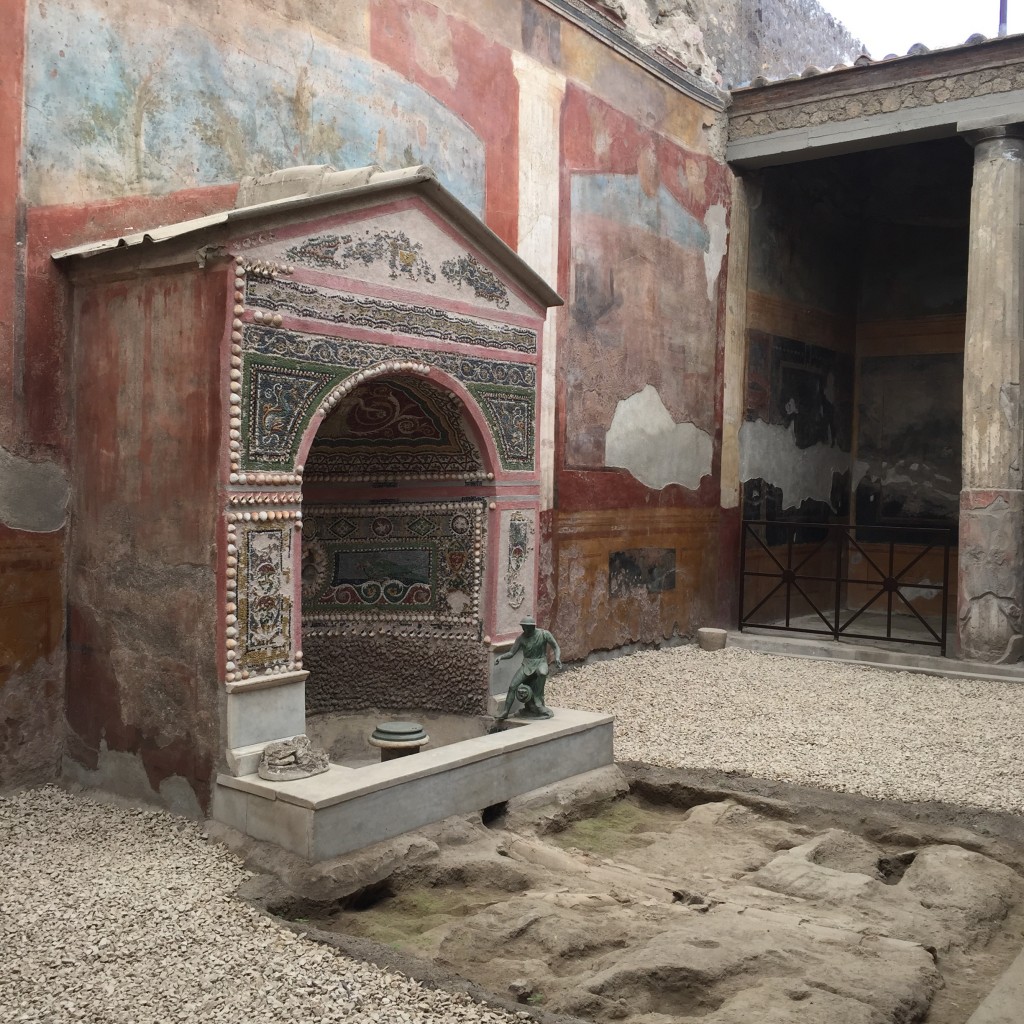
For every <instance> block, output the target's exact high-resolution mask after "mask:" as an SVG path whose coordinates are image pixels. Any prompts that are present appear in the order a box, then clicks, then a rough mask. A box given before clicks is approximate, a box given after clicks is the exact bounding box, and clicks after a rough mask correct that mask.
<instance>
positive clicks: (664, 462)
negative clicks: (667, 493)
mask: <svg viewBox="0 0 1024 1024" xmlns="http://www.w3.org/2000/svg"><path fill="white" fill-rule="evenodd" d="M711 457H712V441H711V435H710V434H707V433H706V432H705V431H703V430H701V429H700V428H699V427H697V426H695V425H694V424H692V423H676V422H675V420H673V419H672V414H671V413H670V412H669V411H668V409H666V408H665V404H664V403H663V402H662V400H661V395H659V394H658V392H657V390H656V389H655V388H654V387H652V386H651V385H650V384H648V385H647V386H646V387H645V388H644V389H643V391H639V392H637V393H636V394H635V395H631V396H630V397H629V398H625V399H623V400H622V401H620V402H619V403H618V405H617V406H616V407H615V415H614V417H613V418H612V423H611V426H610V427H609V428H608V433H607V435H606V436H605V465H607V466H613V467H615V468H618V469H627V470H629V472H630V473H632V474H633V476H635V477H636V478H637V480H639V481H640V482H641V483H642V484H646V485H647V486H648V487H653V488H655V489H657V490H660V489H661V488H662V487H667V486H668V485H669V484H681V485H682V486H683V487H687V488H689V489H690V490H691V491H695V490H697V488H698V487H700V481H701V477H705V476H710V475H711Z"/></svg>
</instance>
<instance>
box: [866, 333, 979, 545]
mask: <svg viewBox="0 0 1024 1024" xmlns="http://www.w3.org/2000/svg"><path fill="white" fill-rule="evenodd" d="M963 376H964V359H963V355H962V354H961V353H941V354H935V355H911V356H873V357H870V358H865V359H863V360H861V364H860V392H859V393H860V398H859V401H858V413H859V422H858V431H857V470H858V474H859V475H860V479H859V482H858V484H857V495H856V501H857V523H858V525H859V526H861V527H881V526H921V527H931V526H943V527H946V526H949V527H955V526H956V524H957V518H958V515H959V503H960V480H961V476H960V466H961V454H962V443H963V441H962V433H961V429H962V428H961V422H962V414H963Z"/></svg>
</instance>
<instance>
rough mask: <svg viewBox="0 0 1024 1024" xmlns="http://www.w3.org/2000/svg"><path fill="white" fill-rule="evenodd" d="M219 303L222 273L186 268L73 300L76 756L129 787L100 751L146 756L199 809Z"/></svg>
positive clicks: (210, 720)
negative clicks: (180, 783) (184, 787)
mask: <svg viewBox="0 0 1024 1024" xmlns="http://www.w3.org/2000/svg"><path fill="white" fill-rule="evenodd" d="M226 300H227V295H226V275H225V274H224V273H223V272H217V271H215V270H213V269H209V270H207V271H206V272H205V273H196V271H195V268H194V267H191V268H185V269H184V270H183V272H181V273H164V274H161V275H159V276H153V277H146V278H144V279H141V280H128V281H118V282H113V283H109V284H102V283H98V284H96V285H93V286H85V287H83V288H82V290H81V292H80V297H79V300H78V308H77V310H76V323H77V336H76V338H75V344H76V349H77V353H78V355H77V359H76V383H77V387H76V393H77V394H76V402H75V410H74V421H73V433H74V436H75V437H76V438H77V442H78V443H77V445H76V451H75V460H74V461H75V476H74V482H75V488H74V489H75V499H74V524H75V525H74V531H73V534H72V544H71V554H70V566H69V577H70V588H69V589H70V593H69V610H70V612H69V618H70V621H69V627H68V651H69V655H68V687H67V701H68V703H67V719H68V728H69V732H68V737H67V755H68V757H69V759H70V760H72V761H73V762H75V763H76V764H77V765H80V766H81V768H82V769H84V770H85V772H86V773H89V772H92V773H98V776H99V778H98V779H96V780H95V781H98V782H100V783H101V784H102V785H104V786H106V787H107V788H115V789H117V788H123V789H126V790H127V791H128V792H129V793H130V794H131V795H134V793H132V792H131V791H132V789H133V787H135V786H137V785H138V784H139V781H138V780H136V779H133V777H132V775H131V773H130V772H129V771H126V769H125V767H124V765H123V764H117V763H116V762H115V765H114V767H112V768H111V767H108V765H107V764H106V763H105V762H106V761H107V760H109V754H108V751H114V752H120V753H129V754H133V755H138V758H139V759H140V761H141V768H142V769H144V771H145V775H146V778H147V781H148V784H149V786H150V787H151V789H153V790H156V791H159V790H160V787H161V785H162V784H163V783H164V782H165V780H166V779H169V778H171V777H174V776H177V777H180V778H182V779H184V780H186V782H187V783H188V786H189V787H191V789H192V790H193V792H194V794H195V802H196V804H197V805H198V806H199V807H200V808H201V809H202V810H206V808H207V803H208V799H209V784H210V779H211V775H212V771H213V769H214V766H215V764H216V760H217V757H218V755H219V750H218V747H219V742H220V721H219V697H218V693H217V683H216V679H217V675H216V660H215V659H216V653H215V652H216V648H217V642H216V640H217V638H216V637H215V636H214V635H212V633H211V631H210V630H209V623H212V622H215V621H216V612H217V600H216V596H217V592H216V574H215V557H216V546H215V540H216V538H215V524H216V522H217V511H218V507H217V506H218V498H217V493H218V491H217V485H218V471H219V453H220V451H221V430H222V424H223V414H222V411H221V392H222V391H223V390H224V388H223V385H222V383H221V374H222V370H221V365H220V360H221V355H220V337H221V334H222V331H223V322H224V321H223V316H224V310H225V308H226V305H225V303H226ZM75 771H76V773H77V774H81V772H80V770H79V769H75ZM85 777H86V778H88V774H86V776H85Z"/></svg>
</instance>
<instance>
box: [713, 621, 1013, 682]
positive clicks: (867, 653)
mask: <svg viewBox="0 0 1024 1024" xmlns="http://www.w3.org/2000/svg"><path fill="white" fill-rule="evenodd" d="M755 629H756V627H751V628H750V629H749V630H744V631H743V632H742V633H741V632H740V631H739V630H735V629H733V630H729V633H728V638H727V641H726V645H727V646H729V647H741V648H743V649H744V650H748V651H759V652H761V653H762V654H775V655H779V656H781V657H787V658H816V659H819V660H821V661H835V662H839V663H840V664H844V665H863V666H864V667H865V668H885V669H891V670H893V671H896V672H916V673H919V674H924V675H930V676H940V677H941V678H943V679H991V680H994V681H1001V682H1012V683H1024V662H1020V663H1017V664H1014V665H990V664H987V663H985V662H981V661H963V660H961V659H957V658H943V657H941V656H939V655H935V654H916V653H914V652H910V651H906V650H886V649H885V648H883V647H882V646H881V645H879V646H871V645H870V642H865V643H864V645H859V644H856V645H855V644H854V643H852V642H851V641H843V642H839V643H836V641H835V640H822V639H820V638H817V637H815V638H813V639H812V638H809V637H801V636H799V635H794V634H786V635H785V636H780V635H779V634H778V633H773V634H770V635H766V634H765V633H757V632H754V630H755Z"/></svg>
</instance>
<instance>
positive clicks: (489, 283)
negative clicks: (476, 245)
mask: <svg viewBox="0 0 1024 1024" xmlns="http://www.w3.org/2000/svg"><path fill="white" fill-rule="evenodd" d="M441 274H442V275H443V276H444V279H445V280H446V281H447V282H448V283H449V284H453V285H455V287H456V288H459V289H461V288H462V286H463V285H467V286H468V287H470V288H472V289H473V294H474V295H475V296H476V297H477V298H478V299H483V300H484V301H485V302H493V303H494V304H495V306H497V307H498V309H508V289H507V288H506V287H505V284H504V282H503V281H501V279H500V278H498V277H497V276H496V275H495V274H494V272H493V271H491V270H488V269H487V267H485V266H484V265H483V264H482V263H481V262H480V261H479V260H478V259H477V258H476V257H475V256H471V255H470V254H469V253H468V252H467V253H466V255H465V256H458V257H453V258H452V259H450V260H445V261H444V263H442V264H441Z"/></svg>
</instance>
